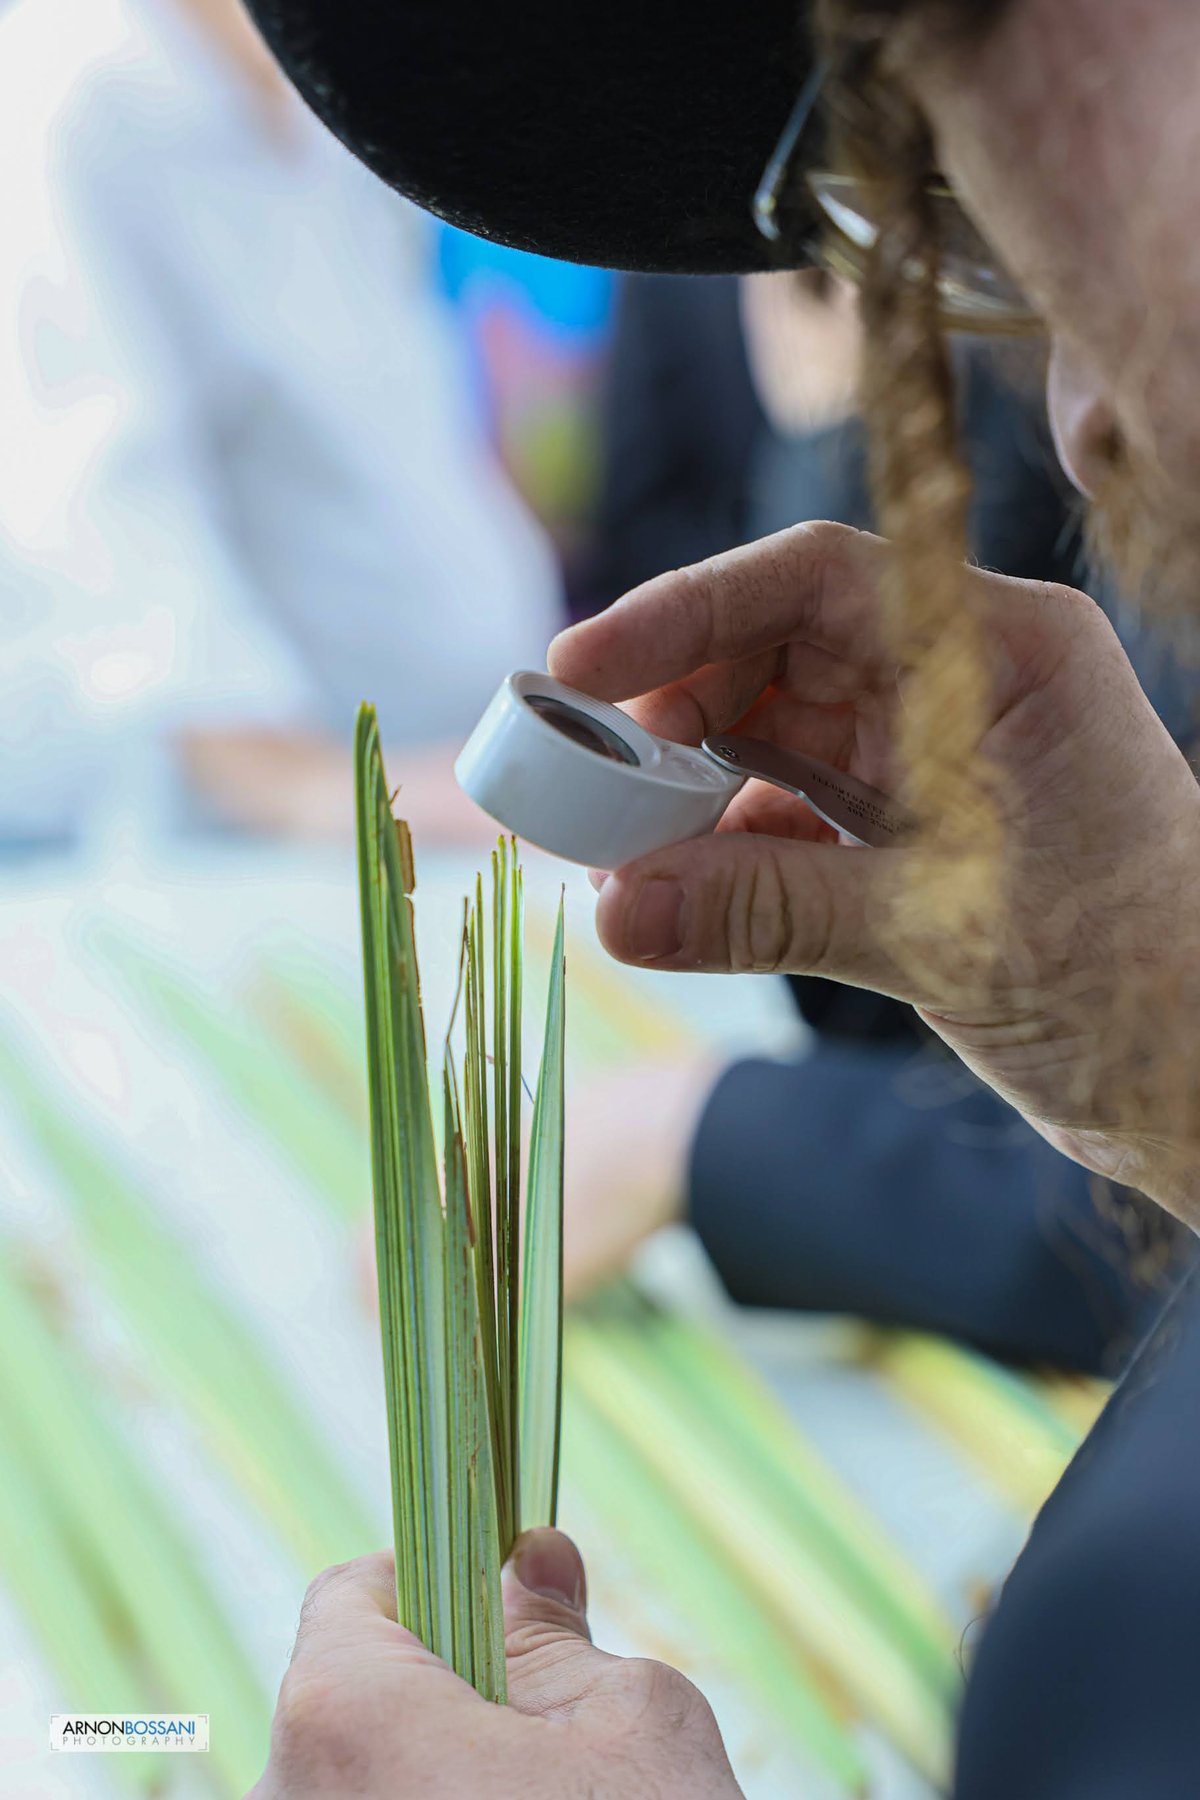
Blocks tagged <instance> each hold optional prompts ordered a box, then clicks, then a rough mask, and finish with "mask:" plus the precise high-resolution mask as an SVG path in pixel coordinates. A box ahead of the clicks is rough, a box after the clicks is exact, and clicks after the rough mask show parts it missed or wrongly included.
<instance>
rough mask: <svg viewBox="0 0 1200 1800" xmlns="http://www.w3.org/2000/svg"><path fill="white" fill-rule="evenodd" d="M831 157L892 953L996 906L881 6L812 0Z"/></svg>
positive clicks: (980, 921)
mask: <svg viewBox="0 0 1200 1800" xmlns="http://www.w3.org/2000/svg"><path fill="white" fill-rule="evenodd" d="M819 18H820V25H821V29H822V32H823V35H824V38H825V42H826V46H827V50H828V54H829V58H830V68H831V74H830V78H829V82H828V84H827V87H828V106H829V118H830V125H831V129H832V133H833V138H834V145H835V150H836V155H837V161H838V163H839V166H841V167H842V168H843V169H845V170H846V171H847V172H849V173H852V174H854V175H856V176H857V177H859V178H860V179H861V180H863V181H865V182H867V183H868V184H869V185H870V189H871V198H872V210H873V214H874V217H875V219H876V221H877V224H878V237H877V240H876V244H875V247H874V251H873V253H872V255H871V258H870V260H869V264H868V267H867V271H866V278H865V281H864V283H863V290H862V315H863V325H864V349H863V371H862V407H863V413H864V416H865V419H866V422H867V426H868V431H869V441H870V468H871V482H872V491H873V497H874V501H875V508H876V515H877V518H878V522H879V528H880V530H881V531H882V533H883V535H884V536H885V537H887V538H889V539H890V540H891V541H892V543H893V545H894V546H895V551H896V555H895V559H894V562H893V564H892V566H891V572H890V576H889V580H888V585H887V590H886V592H885V595H884V599H885V619H886V624H887V628H888V630H889V632H890V635H891V642H892V646H893V650H894V654H895V657H896V663H897V668H898V670H899V675H900V680H901V683H902V695H903V705H902V708H901V714H900V720H899V728H898V738H897V745H896V753H897V763H898V771H897V772H898V778H899V781H900V783H901V788H902V791H903V793H904V796H905V799H906V800H907V801H908V803H909V804H910V805H911V806H912V807H913V808H914V810H915V811H916V813H917V815H918V817H919V818H920V820H921V822H922V826H923V828H924V842H925V845H926V855H925V856H923V857H921V858H919V859H917V860H915V862H914V865H913V867H914V880H913V882H912V883H911V884H910V886H909V889H908V891H907V894H906V897H905V899H904V901H903V903H902V905H901V907H900V909H899V914H898V916H897V918H896V920H895V925H896V928H897V936H898V940H899V944H898V947H899V949H900V953H901V954H902V955H904V956H905V957H907V958H908V959H909V960H911V957H912V956H913V955H914V954H916V953H917V952H916V950H915V946H916V945H917V944H918V943H919V942H920V941H921V940H922V939H927V938H928V937H929V935H930V934H931V933H932V934H933V935H935V936H940V935H941V934H942V933H953V934H954V935H955V936H956V937H958V938H959V939H960V940H962V941H963V942H964V944H966V943H969V942H970V941H971V940H975V941H978V942H979V943H980V944H982V943H983V942H984V941H985V940H986V939H987V937H988V936H990V933H989V932H988V931H987V930H986V923H987V920H988V918H989V916H990V914H991V913H992V911H993V909H994V908H995V906H996V905H997V903H998V902H1001V903H1002V896H1001V893H1000V884H999V883H998V882H997V879H996V874H997V866H998V859H999V850H1000V814H999V805H1000V797H999V795H998V793H997V791H996V786H995V779H994V775H993V772H992V771H991V770H989V768H988V767H987V765H986V764H985V762H984V760H983V759H982V757H981V755H980V743H981V739H982V737H983V734H984V732H985V730H986V728H987V724H988V698H989V697H988V683H989V677H988V667H987V660H986V657H985V654H984V646H983V644H982V642H981V639H980V634H979V631H978V627H977V624H976V621H975V619H974V618H973V616H972V614H971V613H970V611H969V610H968V608H967V607H966V605H965V604H964V566H965V562H966V558H967V515H968V506H969V501H970V478H969V476H968V473H967V469H966V466H965V463H964V461H963V458H962V455H961V452H960V449H959V443H958V427H957V419H956V412H955V399H954V380H953V374H952V371H951V367H950V360H949V356H948V353H947V347H946V343H945V339H944V336H943V333H942V330H941V326H940V321H939V310H938V292H937V254H936V252H937V241H936V230H935V219H934V213H933V208H932V206H931V204H930V201H929V198H928V178H929V174H930V171H931V168H932V152H931V146H930V139H929V131H928V127H927V125H926V123H925V120H924V118H923V117H922V115H921V113H920V112H919V110H918V109H917V108H916V106H915V105H914V104H913V103H912V102H911V101H910V100H909V99H908V98H907V96H906V95H905V93H904V92H903V89H902V88H901V86H900V85H899V84H898V83H897V82H895V81H894V80H892V79H891V77H890V72H889V44H890V40H891V38H892V36H893V33H894V30H895V20H894V18H889V17H888V9H887V8H886V7H880V6H874V7H870V8H866V7H861V6H860V5H859V4H858V3H857V0H823V4H822V5H821V7H820V13H819Z"/></svg>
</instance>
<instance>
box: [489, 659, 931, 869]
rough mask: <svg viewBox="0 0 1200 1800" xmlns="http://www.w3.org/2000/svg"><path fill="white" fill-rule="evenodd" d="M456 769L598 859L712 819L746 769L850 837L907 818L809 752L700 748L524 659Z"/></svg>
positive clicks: (613, 858)
mask: <svg viewBox="0 0 1200 1800" xmlns="http://www.w3.org/2000/svg"><path fill="white" fill-rule="evenodd" d="M454 773H455V775H456V776H457V778H458V783H459V786H460V787H461V788H462V789H463V790H464V791H465V792H466V793H467V794H469V795H470V797H471V799H472V800H474V801H475V803H476V805H477V806H481V807H482V808H483V810H484V812H486V813H489V814H490V815H491V817H492V818H493V819H496V820H497V821H498V822H499V823H500V824H501V825H504V826H505V827H507V829H508V830H509V831H512V832H515V833H516V835H517V836H518V837H522V838H524V839H526V841H527V842H528V843H531V844H537V845H538V846H539V847H540V848H541V849H543V850H549V851H552V852H553V854H554V855H556V856H562V857H565V858H566V859H567V860H568V861H569V862H578V863H586V864H588V865H589V866H590V867H591V868H595V869H619V868H621V867H622V866H623V865H624V864H625V863H628V862H632V861H633V860H634V859H635V858H636V857H639V856H644V855H646V853H647V852H648V851H650V850H662V849H664V848H665V847H666V845H668V844H676V843H679V842H681V841H682V840H683V839H684V838H692V837H700V836H702V835H703V834H704V833H705V832H708V831H712V830H713V829H714V827H715V826H716V824H717V822H718V820H719V819H720V817H721V815H722V813H723V812H724V811H725V808H726V807H727V806H728V805H729V802H730V801H731V800H732V799H733V797H734V795H735V794H736V793H737V792H738V791H739V789H740V788H741V787H742V786H743V784H744V783H745V781H746V780H747V779H748V778H752V779H754V780H756V781H768V782H770V783H771V784H772V785H773V786H775V787H780V788H783V789H785V790H786V791H787V792H788V793H791V794H795V795H797V796H798V797H799V798H801V799H802V800H804V801H806V802H807V804H808V805H809V806H810V807H811V808H812V809H813V811H814V812H816V813H818V814H819V815H820V817H821V818H823V819H824V820H826V822H827V823H828V824H830V825H833V826H835V827H836V828H837V830H839V831H840V832H841V833H842V836H843V837H844V838H848V839H850V840H851V841H852V842H854V843H857V844H869V845H873V846H885V845H889V844H894V843H896V842H897V840H898V838H899V837H901V836H902V835H904V834H905V833H907V832H908V831H909V830H910V829H911V828H912V824H913V820H912V817H911V815H910V814H909V813H908V812H907V811H906V810H905V809H904V808H903V807H902V806H900V805H899V804H898V802H896V801H894V800H892V799H890V798H889V796H888V795H886V794H882V793H880V792H879V790H878V789H877V788H873V787H869V786H868V785H867V784H866V783H865V782H862V781H858V780H857V779H856V778H855V777H854V776H852V775H845V774H843V773H842V772H841V771H840V770H838V769H834V768H832V767H831V766H830V765H829V764H827V763H822V762H818V761H817V760H816V759H815V758H814V757H810V756H804V755H802V754H801V753H800V752H798V751H794V750H783V749H780V748H779V747H778V746H777V745H774V744H769V743H766V742H764V741H761V740H760V739H757V738H752V737H741V736H732V735H729V734H722V733H718V734H715V735H713V736H712V737H708V738H705V740H704V743H703V744H702V745H701V747H700V748H699V749H693V748H691V747H690V746H689V745H686V744H673V743H670V742H669V741H668V740H667V739H666V738H660V737H655V736H654V735H653V733H652V732H649V731H645V730H643V728H642V727H641V726H640V725H638V724H636V723H635V721H634V720H633V719H631V718H630V717H629V715H628V714H627V713H624V712H622V711H621V710H620V709H619V708H618V707H616V706H610V705H609V704H608V702H607V701H605V700H593V699H592V698H591V696H590V695H588V694H581V693H578V692H577V691H576V690H575V689H574V688H569V687H567V686H565V685H564V683H563V682H561V681H555V680H554V678H553V676H551V675H537V674H533V673H531V672H529V671H524V672H522V673H520V674H516V675H510V676H509V677H508V679H507V680H506V681H505V682H503V683H502V684H501V686H500V688H499V690H498V691H497V693H496V695H495V697H494V698H493V700H492V702H491V704H490V705H489V706H488V709H487V711H486V712H485V713H484V715H483V717H482V719H481V720H480V721H479V724H478V725H477V726H476V727H475V730H474V731H473V732H472V733H471V736H470V737H469V738H468V739H467V742H466V744H465V746H464V748H463V750H462V753H461V755H460V756H459V758H458V761H457V762H456V763H455V765H454Z"/></svg>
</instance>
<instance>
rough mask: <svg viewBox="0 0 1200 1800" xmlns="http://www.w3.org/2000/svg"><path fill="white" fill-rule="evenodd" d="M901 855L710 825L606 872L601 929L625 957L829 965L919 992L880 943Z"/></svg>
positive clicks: (823, 968)
mask: <svg viewBox="0 0 1200 1800" xmlns="http://www.w3.org/2000/svg"><path fill="white" fill-rule="evenodd" d="M906 854H907V853H906V852H905V851H902V850H862V849H856V848H850V847H845V846H842V845H840V844H814V843H807V842H803V841H800V842H793V841H791V840H789V839H786V838H775V837H766V836H761V835H758V834H757V833H753V832H744V831H721V832H716V833H714V834H713V835H712V836H711V837H704V838H692V839H689V840H688V841H687V842H686V843H682V844H672V845H670V846H669V847H668V848H667V849H666V850H656V851H655V852H653V854H652V855H650V856H644V857H641V858H640V859H639V860H638V861H637V862H635V863H630V864H629V865H628V867H626V868H624V869H618V870H617V872H616V873H615V874H613V875H610V876H609V877H608V878H607V880H606V881H605V882H604V884H603V886H602V888H601V890H600V900H599V903H598V905H597V908H596V928H597V931H598V932H599V935H600V941H601V943H602V944H603V945H604V947H605V949H606V950H607V951H608V952H609V953H610V955H612V956H615V957H616V958H617V959H618V960H619V961H621V962H629V963H644V964H649V965H651V966H653V967H655V968H663V969H704V970H717V971H722V972H724V971H733V972H738V971H743V972H748V971H755V972H760V973H768V972H774V971H782V972H785V973H788V974H795V975H802V974H812V975H828V976H832V977H833V978H835V979H836V980H838V981H848V982H851V983H854V984H856V985H858V986H860V987H872V988H876V989H878V990H879V991H880V992H881V993H890V994H895V995H896V996H897V997H898V998H900V999H903V1000H914V999H919V998H921V996H919V995H917V994H915V993H912V992H910V991H909V988H910V984H909V982H908V981H907V980H906V978H905V976H904V974H903V973H902V972H901V970H900V969H899V968H898V967H897V965H896V963H895V962H894V961H893V959H892V957H891V956H890V955H889V954H888V952H887V951H886V949H885V948H884V944H883V938H884V936H885V935H886V926H887V923H888V920H889V918H890V917H891V916H892V914H893V902H894V900H895V896H896V895H897V893H898V892H899V890H900V882H901V877H902V875H903V872H904V861H905V857H906Z"/></svg>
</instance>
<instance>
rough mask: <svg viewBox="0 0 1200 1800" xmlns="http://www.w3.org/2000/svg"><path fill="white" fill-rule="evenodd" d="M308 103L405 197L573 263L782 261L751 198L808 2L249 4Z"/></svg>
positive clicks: (711, 269)
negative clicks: (711, 4) (763, 233)
mask: <svg viewBox="0 0 1200 1800" xmlns="http://www.w3.org/2000/svg"><path fill="white" fill-rule="evenodd" d="M249 5H250V10H251V12H252V13H253V14H254V16H255V18H256V20H257V22H258V25H259V27H260V29H261V31H262V33H263V36H264V37H265V39H266V41H267V43H268V45H269V46H270V47H271V49H272V51H273V52H274V54H275V55H276V57H277V58H278V60H279V62H280V64H281V66H282V67H283V69H284V71H285V72H286V73H287V75H288V76H289V78H290V79H291V81H292V82H293V83H294V84H295V86H296V87H297V89H298V90H299V92H300V93H301V94H302V95H303V97H304V99H305V100H306V101H307V102H308V104H309V106H311V107H312V109H313V110H314V112H316V113H317V115H318V116H319V117H320V118H321V119H322V120H323V121H324V122H325V124H326V125H328V126H329V128H330V129H331V130H332V131H333V132H334V133H335V134H336V135H337V136H338V137H339V138H340V139H341V141H342V142H343V143H344V144H345V145H346V146H347V147H348V148H349V149H350V150H352V151H353V152H354V154H355V155H356V156H357V157H359V158H360V159H361V160H362V161H363V162H364V163H366V164H367V166H368V167H369V168H371V169H372V170H374V172H375V173H376V174H377V175H378V176H380V177H381V178H382V179H383V180H384V181H386V182H387V183H388V184H389V185H390V186H391V187H393V188H395V189H396V190H397V191H398V192H400V193H402V194H405V195H407V196H408V197H409V198H410V199H412V200H414V201H416V202H417V204H418V205H420V206H422V207H424V208H426V209H427V210H428V211H430V212H434V213H437V214H439V215H440V216H441V217H442V218H444V219H447V220H449V221H450V222H451V223H453V224H455V225H459V226H462V227H463V228H464V229H466V230H468V231H471V232H475V233H477V234H478V235H480V236H482V237H487V238H492V239H495V240H497V241H498V242H500V243H504V244H510V245H513V246H515V247H517V248H519V249H522V250H532V251H536V252H539V253H541V254H543V255H546V256H553V257H558V258H561V259H562V260H565V261H568V262H583V263H593V264H597V265H600V266H603V267H608V268H615V269H639V270H652V271H660V272H668V271H669V272H674V273H695V274H707V273H730V272H745V271H750V270H755V269H763V268H770V267H775V266H778V265H779V263H780V261H781V260H785V261H790V262H793V263H794V262H796V261H798V260H801V256H800V252H799V249H798V244H799V238H800V237H801V236H802V233H799V232H796V231H789V233H788V244H789V245H790V249H789V250H787V251H785V252H784V254H783V256H782V258H781V254H780V251H779V250H778V249H777V248H775V247H773V246H772V245H770V244H769V243H768V242H767V241H766V240H765V239H764V238H763V237H762V236H761V234H760V233H759V232H758V230H757V229H756V227H755V224H754V220H753V215H752V202H753V197H754V193H755V189H756V188H757V186H758V183H759V181H760V179H761V177H762V174H763V170H764V168H765V167H766V164H767V161H768V159H769V157H770V155H771V152H772V150H773V148H774V146H775V144H776V142H777V140H778V137H779V134H780V131H781V130H782V128H783V125H784V123H785V121H786V119H787V116H788V113H789V111H790V110H791V107H792V105H793V103H794V101H795V98H796V95H797V93H798V92H799V90H800V88H801V86H802V85H803V82H804V79H805V75H806V73H807V69H808V66H809V63H810V55H809V50H808V45H807V42H806V40H805V36H804V32H803V28H802V22H801V11H802V8H801V5H800V4H799V0H746V3H745V4H742V5H738V6H734V7H729V8H725V7H714V8H710V9H706V8H705V7H704V6H703V5H696V4H695V3H694V0H693V3H692V4H682V3H681V0H668V3H665V4H664V3H656V0H608V3H607V4H603V5H600V6H589V7H588V8H586V9H581V10H579V11H575V10H574V9H573V8H572V7H571V5H570V0H567V4H564V3H563V0H524V3H522V4H514V3H513V0H507V3H506V0H494V3H493V4H491V5H488V4H468V3H464V0H249Z"/></svg>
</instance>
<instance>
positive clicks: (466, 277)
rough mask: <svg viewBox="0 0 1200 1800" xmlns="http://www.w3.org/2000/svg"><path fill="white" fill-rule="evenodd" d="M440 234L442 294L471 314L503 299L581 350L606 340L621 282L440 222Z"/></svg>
mask: <svg viewBox="0 0 1200 1800" xmlns="http://www.w3.org/2000/svg"><path fill="white" fill-rule="evenodd" d="M435 232H436V246H437V271H438V276H439V279H440V282H441V287H442V291H443V293H444V294H445V295H446V297H447V299H449V300H452V301H454V302H455V304H457V305H460V306H462V307H464V308H465V310H466V311H467V312H472V311H474V310H475V308H476V306H477V305H478V304H480V303H481V302H482V303H483V304H487V303H490V302H493V301H495V300H503V301H504V302H506V303H507V304H508V305H510V306H512V307H514V309H516V310H518V311H521V312H523V313H525V315H526V317H527V319H528V321H529V322H531V323H533V324H535V325H536V327H538V328H540V329H541V330H542V331H543V332H544V333H545V335H546V336H547V337H549V338H558V339H560V340H565V341H567V342H571V341H573V342H574V345H575V346H576V347H578V348H580V349H590V348H592V347H594V346H595V345H597V344H600V343H603V342H604V341H605V340H606V339H607V336H608V331H609V326H610V323H611V320H612V309H613V297H614V291H615V279H616V278H615V276H613V274H612V273H611V272H610V271H609V270H607V269H588V268H582V267H580V266H579V265H578V264H576V263H563V262H554V261H553V260H552V259H551V258H550V257H548V256H531V255H529V254H528V252H526V251H524V250H510V249H509V248H508V246H507V245H506V244H492V243H489V242H488V241H487V239H486V238H478V237H472V236H471V234H470V233H469V232H466V231H460V230H459V229H458V227H457V226H454V225H447V224H445V223H444V222H443V221H441V220H438V221H437V222H436V224H435Z"/></svg>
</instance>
